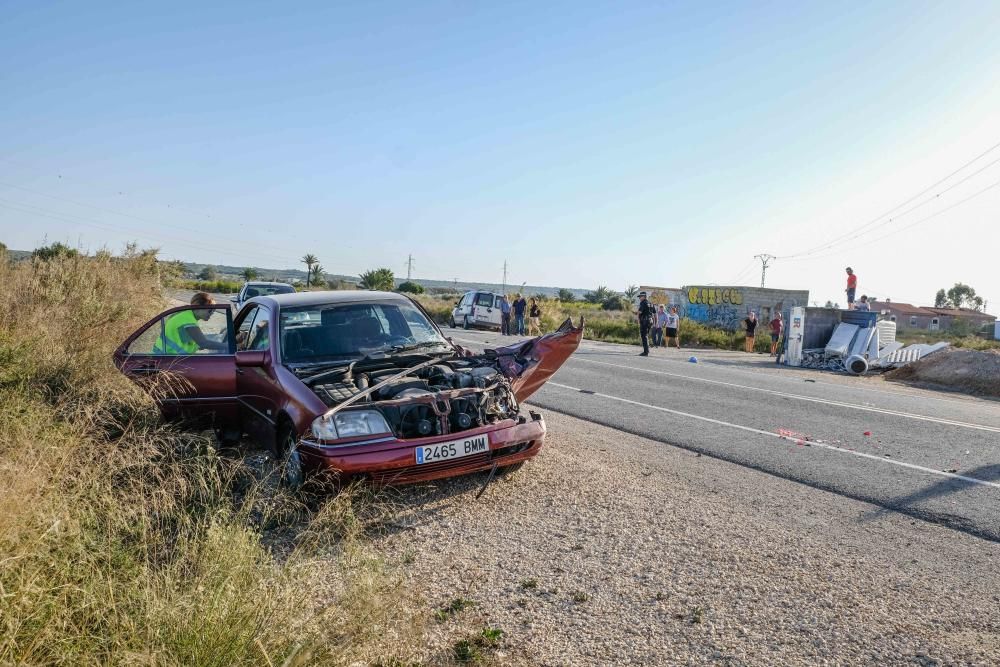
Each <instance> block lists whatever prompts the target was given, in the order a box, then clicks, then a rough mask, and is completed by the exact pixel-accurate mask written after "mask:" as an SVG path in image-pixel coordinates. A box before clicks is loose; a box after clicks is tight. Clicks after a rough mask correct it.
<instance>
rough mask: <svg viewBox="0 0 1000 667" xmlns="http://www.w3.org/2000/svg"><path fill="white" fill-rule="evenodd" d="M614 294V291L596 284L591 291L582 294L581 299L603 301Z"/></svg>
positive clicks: (595, 301) (594, 301) (590, 301)
mask: <svg viewBox="0 0 1000 667" xmlns="http://www.w3.org/2000/svg"><path fill="white" fill-rule="evenodd" d="M612 296H616V295H615V293H614V292H612V291H611V290H609V289H608V288H607V287H606V286H605V285H598V286H597V289H595V290H594V291H593V292H587V293H586V294H584V295H583V300H584V301H586V302H587V303H604V302H605V301H607V300H608V298H609V297H612Z"/></svg>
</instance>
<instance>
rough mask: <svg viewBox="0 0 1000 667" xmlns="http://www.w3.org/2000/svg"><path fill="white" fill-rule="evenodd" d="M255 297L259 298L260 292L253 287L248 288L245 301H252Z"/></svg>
mask: <svg viewBox="0 0 1000 667" xmlns="http://www.w3.org/2000/svg"><path fill="white" fill-rule="evenodd" d="M255 296H260V290H258V289H255V288H253V287H248V288H247V291H246V298H247V299H252V298H254V297H255Z"/></svg>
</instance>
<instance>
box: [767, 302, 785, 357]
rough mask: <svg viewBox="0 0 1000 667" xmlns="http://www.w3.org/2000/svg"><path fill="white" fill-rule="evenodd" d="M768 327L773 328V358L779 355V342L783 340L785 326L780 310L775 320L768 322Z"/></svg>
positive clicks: (775, 315)
mask: <svg viewBox="0 0 1000 667" xmlns="http://www.w3.org/2000/svg"><path fill="white" fill-rule="evenodd" d="M768 325H769V326H770V327H771V356H772V357H773V356H774V355H776V354H777V353H778V341H780V340H781V330H782V329H783V328H784V326H785V323H784V322H783V321H782V319H781V311H780V310H779V311H778V312H777V313H775V314H774V319H772V320H771V321H770V322H768Z"/></svg>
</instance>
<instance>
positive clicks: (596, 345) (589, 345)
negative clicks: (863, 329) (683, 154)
mask: <svg viewBox="0 0 1000 667" xmlns="http://www.w3.org/2000/svg"><path fill="white" fill-rule="evenodd" d="M512 338H513V340H512V343H511V344H513V343H519V342H521V341H524V340H528V338H527V337H523V338H522V337H512ZM453 340H458V341H461V342H463V343H477V344H479V345H482V344H484V343H485V344H489V343H490V341H485V340H475V339H472V338H454V337H453ZM580 345H581V346H582V347H585V349H588V350H592V351H594V352H597V353H607V352H606V351H605V350H603V349H601V348H612V349H615V348H631V347H635V346H628V345H625V344H623V343H609V342H607V341H603V340H584V341H582V342H581V344H580ZM685 352H698V353H702V352H704V353H709V354H711V353H714V352H730V351H729V350H704V349H699V348H687V349H686V350H685ZM619 356H620V355H619ZM731 356H733V357H734V358H739V357H741V356H743V354H742V353H739V352H735V351H732V355H731ZM654 358H655V359H656V361H665V362H667V363H671V364H684V365H685V366H688V365H690V362H689V361H687V360H686V359H671V358H669V357H662V356H659V355H657V356H656V357H654ZM573 359H574V361H579V358H577V357H574V358H573ZM705 364H706V365H709V366H711V365H713V364H712V362H711V361H706V362H705ZM629 368H633V367H632V366H629ZM637 370H641V369H637ZM719 370H723V371H725V372H729V373H740V374H742V375H758V374H759V373H757V372H755V371H752V370H747V369H744V368H729V367H725V368H721V369H719ZM796 370H805V369H796ZM765 372H766V371H765ZM767 377H769V378H771V379H773V380H778V381H781V382H795V383H799V382H800V381H802V379H801V378H796V377H790V376H783V375H778V374H776V373H767ZM810 380H811V383H812V384H816V385H820V386H824V387H836V388H838V389H849V390H850V391H867V392H870V393H873V394H882V395H884V396H899V397H901V398H919V399H920V400H922V401H943V402H945V403H961V404H962V405H979V406H981V405H984V404H988V403H987V402H986V401H983V400H982V399H977V398H975V397H972V396H969V397H966V398H950V397H947V396H932V395H930V392H924V393H919V394H917V393H910V392H903V391H886V390H884V389H875V388H873V387H862V386H856V385H855V386H848V385H845V384H842V383H839V382H824V381H823V380H812V379H810ZM753 389H754V390H756V389H757V388H756V387H754V388H753Z"/></svg>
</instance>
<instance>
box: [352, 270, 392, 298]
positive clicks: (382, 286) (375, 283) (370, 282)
mask: <svg viewBox="0 0 1000 667" xmlns="http://www.w3.org/2000/svg"><path fill="white" fill-rule="evenodd" d="M395 285H396V278H395V276H393V275H392V269H386V268H382V269H372V270H371V271H365V272H364V273H362V274H361V287H362V288H364V289H371V290H381V291H383V292H389V291H391V290H392V288H393V287H394V286H395Z"/></svg>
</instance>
